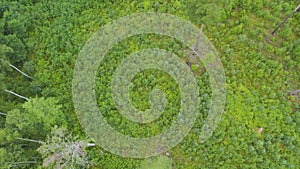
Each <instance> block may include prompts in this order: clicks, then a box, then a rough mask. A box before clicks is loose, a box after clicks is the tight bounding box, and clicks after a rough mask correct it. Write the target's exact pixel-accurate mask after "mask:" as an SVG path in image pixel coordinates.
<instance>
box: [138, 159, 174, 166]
mask: <svg viewBox="0 0 300 169" xmlns="http://www.w3.org/2000/svg"><path fill="white" fill-rule="evenodd" d="M139 169H172V160H171V159H170V158H169V157H167V156H156V157H153V158H147V159H145V160H144V161H143V162H142V163H141V167H140V168H139Z"/></svg>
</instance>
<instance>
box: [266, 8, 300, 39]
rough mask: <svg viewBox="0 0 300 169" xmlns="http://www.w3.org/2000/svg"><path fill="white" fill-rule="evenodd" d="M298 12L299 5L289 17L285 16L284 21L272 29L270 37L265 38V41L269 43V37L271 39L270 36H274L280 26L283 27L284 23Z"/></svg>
mask: <svg viewBox="0 0 300 169" xmlns="http://www.w3.org/2000/svg"><path fill="white" fill-rule="evenodd" d="M299 11H300V5H299V6H298V7H297V8H296V9H294V10H293V11H292V12H291V13H290V15H289V16H287V17H286V18H284V20H283V21H282V22H281V23H280V24H279V25H278V26H277V27H276V28H275V29H274V31H273V32H272V33H271V34H270V36H269V37H267V38H266V41H267V42H269V43H270V37H271V36H274V34H275V33H276V32H277V31H278V29H279V28H280V27H282V25H284V24H285V23H286V21H287V20H288V19H289V18H290V17H292V16H293V15H294V14H295V13H296V12H299Z"/></svg>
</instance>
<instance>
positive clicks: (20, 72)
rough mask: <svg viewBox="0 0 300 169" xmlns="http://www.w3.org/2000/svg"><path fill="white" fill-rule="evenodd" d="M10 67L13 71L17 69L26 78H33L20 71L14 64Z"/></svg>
mask: <svg viewBox="0 0 300 169" xmlns="http://www.w3.org/2000/svg"><path fill="white" fill-rule="evenodd" d="M9 66H10V67H12V68H13V69H15V70H16V71H18V72H20V73H21V74H22V75H24V76H25V77H27V78H29V79H32V77H31V76H29V75H28V74H26V73H24V72H22V71H21V70H20V69H18V68H17V67H15V66H14V65H12V64H9Z"/></svg>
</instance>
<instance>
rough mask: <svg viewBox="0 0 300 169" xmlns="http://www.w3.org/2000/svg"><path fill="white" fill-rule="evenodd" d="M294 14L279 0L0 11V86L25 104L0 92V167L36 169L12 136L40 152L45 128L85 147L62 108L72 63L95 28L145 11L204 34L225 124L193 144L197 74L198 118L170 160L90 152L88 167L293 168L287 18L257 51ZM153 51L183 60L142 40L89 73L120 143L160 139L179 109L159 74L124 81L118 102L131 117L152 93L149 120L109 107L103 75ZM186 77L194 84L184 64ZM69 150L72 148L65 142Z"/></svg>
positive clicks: (32, 153) (294, 51)
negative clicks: (157, 105) (125, 93)
mask: <svg viewBox="0 0 300 169" xmlns="http://www.w3.org/2000/svg"><path fill="white" fill-rule="evenodd" d="M297 5H298V4H296V2H292V1H289V2H282V1H279V0H275V1H273V0H266V1H262V0H253V1H250V0H232V1H225V0H213V1H204V0H188V1H180V0H171V1H163V0H161V1H156V2H154V1H143V2H140V1H126V2H118V1H116V2H115V1H114V2H109V1H103V2H101V3H100V2H96V1H82V0H71V1H60V2H57V1H30V2H29V1H27V0H22V1H16V2H11V1H6V0H5V1H1V2H0V59H1V62H0V70H1V71H0V81H1V82H0V87H1V89H11V90H12V91H15V92H16V93H20V94H22V95H24V96H26V97H29V98H30V97H31V98H32V99H30V100H29V101H28V102H25V103H24V101H23V100H21V99H18V98H15V97H14V96H12V95H9V94H7V93H5V92H3V91H2V90H1V91H0V111H1V112H4V113H7V116H2V115H1V116H0V123H1V129H0V166H1V168H13V167H15V168H42V161H43V159H42V157H41V155H40V154H39V153H38V152H37V151H36V150H37V149H38V147H39V146H40V145H39V144H38V143H33V142H25V141H22V140H18V139H17V138H19V137H21V138H28V139H36V140H39V141H44V140H45V139H46V136H47V135H49V138H48V141H49V140H51V138H55V137H56V136H57V135H55V134H54V135H53V133H52V135H51V132H50V131H51V129H52V128H53V127H54V126H55V125H58V126H62V127H65V128H68V129H69V130H67V131H69V132H71V131H72V132H73V133H74V135H79V136H80V137H85V134H84V132H83V130H82V128H81V127H80V125H79V123H78V120H77V117H76V115H75V113H74V109H73V103H72V97H71V93H72V91H71V85H72V84H71V82H72V73H73V68H74V64H75V59H76V57H77V55H78V53H79V51H80V49H81V48H82V46H83V44H84V42H85V41H86V40H87V39H88V38H89V37H90V36H91V35H92V34H93V33H94V32H95V31H97V30H98V29H99V28H100V27H101V26H102V25H104V24H106V23H108V22H110V21H112V20H114V19H117V18H119V17H121V16H126V15H129V14H132V13H136V12H146V11H148V12H149V11H151V12H166V13H170V14H174V15H176V16H180V17H183V18H185V19H190V20H191V21H192V22H193V23H195V24H196V25H198V26H200V24H202V23H204V24H205V25H207V26H206V27H205V28H204V33H205V34H206V35H207V36H208V37H209V38H210V40H211V41H212V43H213V44H214V45H215V47H216V48H217V50H218V51H219V52H220V55H219V56H220V57H221V61H222V63H223V66H224V68H225V70H226V80H227V105H226V113H225V114H224V115H223V116H222V119H221V122H220V124H219V126H218V128H217V130H216V131H215V132H214V134H213V136H212V137H211V138H210V139H209V140H208V141H207V142H205V143H203V144H200V143H199V142H198V136H199V134H200V131H201V127H202V126H203V123H204V120H205V117H206V116H207V114H208V112H209V108H210V97H211V95H210V93H211V91H210V86H209V80H208V74H207V73H203V75H202V76H199V77H198V78H197V83H198V85H199V92H200V95H201V98H200V100H201V108H200V112H201V114H200V116H199V118H198V119H197V120H196V122H195V125H194V127H193V129H192V130H191V132H190V133H189V134H188V135H187V137H186V138H185V139H183V141H182V142H181V143H180V144H179V145H177V146H176V147H174V148H173V149H172V150H170V154H171V155H170V157H165V156H162V157H154V158H148V159H129V158H123V157H119V156H117V155H114V154H111V153H109V152H106V151H104V150H102V149H101V150H99V148H96V147H90V148H87V149H86V153H87V154H86V157H87V158H88V160H89V161H90V162H91V163H90V164H92V165H90V167H91V168H104V169H105V168H109V169H114V168H139V167H142V168H143V167H144V168H148V167H152V168H159V167H161V168H165V167H166V168H167V167H168V166H170V164H171V163H172V166H173V168H191V169H192V168H299V167H298V166H300V161H299V159H298V158H297V157H299V148H298V147H299V143H298V142H299V141H298V140H299V134H298V133H299V124H300V122H299V116H300V115H299V114H300V113H299V98H298V99H297V97H296V96H292V95H288V94H287V92H288V91H293V90H296V89H300V86H299V67H300V60H299V59H300V57H299V56H300V53H299V52H300V48H299V47H300V40H299V31H300V27H299V24H300V17H299V13H298V14H296V15H295V16H294V17H293V18H291V19H290V20H288V22H287V23H286V24H285V25H284V26H283V27H282V28H281V29H280V30H279V31H278V32H277V34H276V35H275V36H273V37H271V39H270V41H271V43H270V44H269V43H267V42H265V40H264V39H265V37H266V36H268V35H269V34H270V32H271V31H273V29H274V28H275V27H276V25H277V24H279V23H280V21H281V20H282V19H283V18H284V17H285V16H287V15H288V14H289V13H290V12H291V11H292V10H293V9H294V8H295V7H296V6H297ZM154 47H158V48H162V49H166V50H169V51H171V52H174V53H176V54H177V55H178V56H179V57H180V58H181V59H182V60H183V61H184V62H185V61H186V60H187V58H186V56H185V52H183V51H184V49H185V48H184V45H183V44H180V43H179V42H177V41H176V40H174V39H171V38H168V37H164V36H160V35H152V34H148V35H139V36H135V37H130V38H128V39H126V40H124V41H122V42H120V43H119V44H118V45H116V46H114V48H113V50H111V51H110V53H108V55H107V56H106V57H105V59H104V60H105V62H103V64H102V65H100V66H99V69H98V74H97V79H96V82H95V84H96V93H97V102H98V105H99V108H100V109H101V111H102V112H103V115H104V116H105V118H106V119H107V121H108V122H109V124H110V125H112V127H114V128H115V129H116V130H118V131H119V132H121V133H123V134H126V135H129V136H134V137H149V136H153V135H156V134H159V133H161V132H162V131H164V130H166V129H168V127H169V126H170V124H171V123H172V121H174V119H175V118H176V115H177V112H178V109H179V104H178V103H179V101H180V91H179V90H178V86H177V84H176V82H175V81H174V79H172V77H170V76H169V75H168V74H167V73H165V72H160V71H154V70H147V71H143V72H142V73H140V74H138V75H137V76H136V77H135V78H134V79H133V81H132V86H130V99H131V102H132V104H133V105H134V106H135V107H136V108H138V109H140V110H145V109H147V108H149V106H150V104H149V92H150V91H151V90H152V89H153V88H155V87H158V88H159V89H161V90H162V91H164V92H165V93H166V98H167V100H168V104H167V105H166V109H165V112H163V114H162V116H161V117H160V118H159V119H157V120H156V121H155V122H153V123H150V124H137V123H134V122H131V121H130V120H127V119H125V118H124V117H122V116H121V115H120V114H119V113H118V111H117V110H116V108H115V105H114V103H113V100H112V98H111V91H110V90H111V89H110V88H109V86H110V83H111V79H112V76H113V72H114V70H115V69H116V68H117V66H118V64H120V63H121V61H122V59H123V58H124V57H126V56H127V55H129V54H131V53H133V52H135V51H138V50H141V49H147V48H154ZM9 63H12V64H14V65H16V66H17V67H18V68H20V69H22V70H24V71H25V72H27V73H28V74H29V75H31V76H33V77H34V78H33V80H32V81H29V80H28V79H24V77H22V75H20V74H19V73H18V72H16V71H14V70H12V69H11V68H10V67H9ZM191 69H192V70H193V71H194V72H193V73H194V74H196V75H197V74H198V73H199V72H197V69H198V68H197V67H196V65H192V66H191ZM199 74H200V73H199ZM201 74H202V72H201ZM35 96H37V97H35ZM60 138H63V137H60ZM72 139H73V140H76V139H75V138H74V137H71V136H70V137H69V140H72ZM60 141H62V139H60V140H55V141H52V142H51V141H49V142H48V143H51V144H49V145H51V147H52V148H53V147H55V146H52V143H53V145H57V143H58V142H60ZM100 146H101V145H100ZM41 149H42V148H41ZM41 149H40V150H41ZM44 150H45V149H44ZM44 154H45V153H44ZM46 154H47V153H46ZM49 154H51V153H48V155H49ZM46 156H47V155H43V157H44V158H45V157H46ZM170 159H172V161H171V160H170ZM30 162H32V163H30ZM164 165H166V166H164ZM86 167H88V166H86Z"/></svg>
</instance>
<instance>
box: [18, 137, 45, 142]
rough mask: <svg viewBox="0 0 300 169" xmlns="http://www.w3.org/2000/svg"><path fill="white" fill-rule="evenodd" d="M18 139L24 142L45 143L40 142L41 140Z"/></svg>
mask: <svg viewBox="0 0 300 169" xmlns="http://www.w3.org/2000/svg"><path fill="white" fill-rule="evenodd" d="M17 139H18V140H22V141H28V142H33V143H43V142H42V141H39V140H32V139H27V138H21V137H18V138H17Z"/></svg>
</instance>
